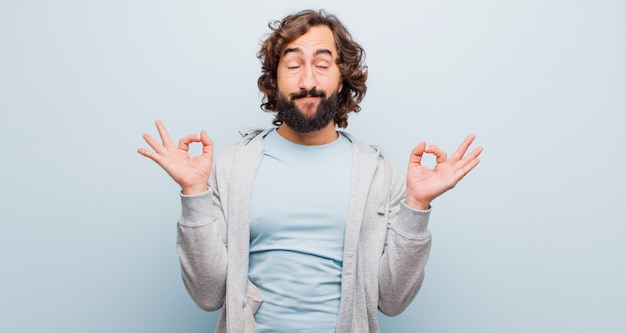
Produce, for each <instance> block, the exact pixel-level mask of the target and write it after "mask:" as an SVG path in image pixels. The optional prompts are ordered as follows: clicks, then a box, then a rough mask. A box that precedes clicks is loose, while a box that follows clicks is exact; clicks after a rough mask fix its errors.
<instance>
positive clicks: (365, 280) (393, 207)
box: [178, 129, 431, 333]
mask: <svg viewBox="0 0 626 333" xmlns="http://www.w3.org/2000/svg"><path fill="white" fill-rule="evenodd" d="M271 130H273V129H268V130H265V131H261V130H251V131H246V132H242V135H243V140H242V141H241V142H239V143H238V144H237V145H234V146H233V147H231V148H229V149H227V150H226V151H225V152H223V153H221V154H220V155H219V156H218V157H217V158H216V159H215V162H214V165H213V170H212V172H211V178H210V180H209V191H207V192H205V193H201V194H197V195H193V196H185V195H181V201H182V216H181V217H180V219H179V220H178V253H179V257H180V262H181V267H182V276H183V281H184V283H185V286H186V288H187V291H188V292H189V294H190V295H191V297H192V298H193V300H194V301H195V302H196V303H197V304H198V306H199V307H200V308H202V309H204V310H207V311H215V310H217V309H220V308H222V313H221V315H220V318H219V320H218V324H217V328H216V330H215V331H216V332H219V333H221V332H229V333H234V332H237V333H239V332H245V333H248V332H256V329H255V324H254V313H255V312H256V309H257V308H258V306H259V304H260V303H261V302H262V295H261V293H260V292H259V290H258V289H257V288H256V287H255V286H254V285H253V284H252V283H251V282H250V281H249V280H248V256H249V253H248V250H249V244H250V226H249V212H250V198H251V194H252V187H253V185H254V179H255V175H256V172H257V168H258V167H259V165H260V163H261V159H262V157H263V142H264V141H263V138H264V137H265V135H266V134H267V133H268V132H269V131H271ZM340 133H341V135H344V136H346V137H347V138H348V139H349V140H350V141H352V147H353V148H352V150H353V156H352V160H353V163H352V165H353V166H352V181H351V190H350V198H349V212H348V217H347V221H346V230H345V239H344V253H343V272H342V277H341V303H340V306H339V314H338V317H337V326H336V332H338V333H344V332H356V333H364V332H379V328H378V317H377V311H378V310H380V311H381V312H383V313H384V314H386V315H390V316H394V315H397V314H399V313H401V312H402V311H403V310H404V309H405V308H406V307H407V306H408V305H409V303H410V302H411V301H412V300H413V298H414V297H415V295H416V294H417V292H418V291H419V289H420V287H421V284H422V281H423V279H424V266H425V265H426V261H427V260H428V255H429V252H430V243H431V234H430V232H429V231H428V229H427V225H428V218H429V215H430V210H428V211H419V210H414V209H412V208H410V207H408V206H407V205H406V204H405V203H404V198H405V196H406V185H405V180H404V177H403V175H402V173H401V172H399V171H398V170H396V169H395V168H393V167H392V166H391V163H390V161H389V159H388V158H387V157H385V156H384V154H383V152H382V151H381V150H380V149H379V148H377V147H374V146H368V145H365V144H363V143H361V142H359V141H357V140H356V139H355V138H354V137H352V136H351V135H349V134H347V133H345V132H340Z"/></svg>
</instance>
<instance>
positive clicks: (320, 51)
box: [283, 47, 333, 57]
mask: <svg viewBox="0 0 626 333" xmlns="http://www.w3.org/2000/svg"><path fill="white" fill-rule="evenodd" d="M292 52H294V53H302V49H301V48H299V47H290V48H287V49H285V51H284V52H283V57H284V56H285V55H286V54H287V53H292ZM320 54H328V55H329V56H331V57H332V55H333V53H332V52H331V51H330V50H329V49H317V50H316V51H315V53H313V55H315V56H316V55H320Z"/></svg>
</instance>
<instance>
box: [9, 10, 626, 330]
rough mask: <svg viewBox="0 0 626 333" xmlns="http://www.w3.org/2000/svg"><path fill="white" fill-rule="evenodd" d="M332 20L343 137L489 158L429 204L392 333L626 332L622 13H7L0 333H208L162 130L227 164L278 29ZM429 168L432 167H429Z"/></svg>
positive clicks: (399, 150)
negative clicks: (185, 253) (204, 140)
mask: <svg viewBox="0 0 626 333" xmlns="http://www.w3.org/2000/svg"><path fill="white" fill-rule="evenodd" d="M311 6H312V7H313V8H328V9H329V10H330V11H331V12H334V13H336V14H338V15H339V17H340V18H341V19H342V20H343V21H344V23H345V24H346V25H347V26H348V27H349V29H350V30H351V31H352V32H353V34H354V36H355V38H356V39H357V40H358V41H359V42H361V43H362V44H363V45H364V46H365V48H366V52H367V63H368V65H369V67H370V78H369V81H368V83H369V84H368V85H369V91H368V94H367V97H366V99H365V101H364V102H363V104H362V107H363V111H362V112H361V113H360V114H358V115H355V116H352V117H351V118H350V127H349V129H350V131H351V132H352V133H353V134H355V135H357V136H358V137H360V138H361V139H362V140H363V141H366V142H369V143H377V144H380V145H381V146H383V147H385V148H386V149H387V150H388V151H389V153H390V155H391V156H392V157H393V158H394V160H395V163H396V164H397V165H399V166H401V167H402V168H405V165H406V163H407V160H408V155H409V152H410V150H411V148H412V147H413V146H414V145H415V144H417V142H418V141H419V140H426V141H427V142H428V143H436V144H438V145H440V146H442V147H443V148H444V149H446V150H447V151H450V152H451V151H452V150H453V149H454V148H455V147H456V146H457V144H458V143H459V142H460V141H461V140H462V138H463V137H464V136H465V135H466V134H467V133H470V132H474V133H476V134H477V135H478V139H477V144H480V145H482V146H484V147H485V152H484V153H483V156H482V163H481V164H480V165H479V167H478V169H476V170H475V171H474V172H472V174H470V175H469V176H468V177H467V178H466V179H465V180H464V181H463V182H462V183H461V184H459V186H457V188H455V189H454V190H453V191H451V192H449V193H447V194H445V195H444V196H443V197H441V198H439V199H438V200H437V201H436V202H435V203H434V208H435V209H434V211H433V214H432V218H431V224H430V227H431V230H432V232H433V234H434V243H433V248H432V256H431V259H430V262H429V264H428V267H427V277H426V280H425V283H424V286H423V289H422V291H421V293H420V294H419V295H418V297H417V298H416V300H415V301H414V302H413V303H412V305H411V306H410V307H409V308H408V309H407V310H406V311H405V312H404V313H403V314H401V315H400V316H398V317H395V318H386V317H384V316H381V320H382V329H383V332H624V331H626V320H625V319H624V313H625V311H626V300H625V299H626V288H625V287H624V283H625V282H624V281H626V270H625V269H624V268H625V267H624V266H625V264H624V262H625V260H624V257H625V254H626V245H625V240H626V226H625V223H624V222H625V219H624V217H623V210H624V199H625V198H626V190H625V188H626V177H625V176H624V172H625V170H626V157H625V148H624V144H625V143H626V131H625V130H624V126H625V125H626V116H625V113H626V60H625V59H626V2H624V1H610V0H596V1H590V0H589V1H586V0H581V1H576V0H574V1H551V0H548V1H533V0H530V1H495V0H482V1H480V0H479V1H451V0H445V1H399V0H388V1H363V0H361V1H356V0H355V1H342V2H338V1H335V2H333V1H286V0H285V1H272V2H269V1H231V2H226V1H148V0H144V1H127V0H125V1H120V0H116V1H79V0H76V1H70V0H60V1H36V0H20V1H17V0H15V1H7V0H4V1H1V2H0V111H1V118H0V145H1V146H0V156H1V160H2V162H1V164H0V165H1V169H0V170H1V172H0V191H1V192H0V195H1V201H0V202H1V208H0V223H1V224H0V256H1V258H0V265H1V267H2V268H1V275H0V316H1V319H0V331H1V332H209V331H212V330H213V325H214V321H215V318H216V314H209V313H206V312H203V311H201V310H199V309H198V308H197V307H196V306H195V305H194V304H193V302H192V301H191V300H190V298H189V297H188V296H187V294H186V291H185V289H184V286H183V284H182V281H181V279H180V268H179V265H178V259H177V255H176V250H175V234H176V232H175V231H176V230H175V222H176V219H177V217H178V215H179V214H180V204H179V198H178V188H177V186H176V185H175V184H174V183H173V181H171V180H170V179H169V178H168V177H167V176H166V174H165V173H164V172H163V171H162V170H161V169H159V168H158V167H157V166H156V165H154V164H153V163H152V162H151V161H149V160H147V159H145V158H143V157H141V156H140V155H138V154H137V153H136V149H137V148H138V147H140V146H145V144H144V143H143V140H142V138H141V135H142V134H143V133H144V132H149V133H152V134H155V133H156V131H155V129H154V126H153V121H154V120H155V119H163V120H164V122H165V124H166V125H167V126H168V127H169V129H170V133H171V134H172V135H173V136H174V137H181V136H183V135H186V134H188V133H189V132H199V131H200V130H201V129H206V130H207V131H208V132H209V134H210V135H211V136H212V138H213V139H214V140H215V142H216V145H217V150H218V151H220V150H222V149H223V148H224V147H226V146H227V145H229V144H231V143H233V142H235V141H236V140H237V139H238V135H237V133H236V132H237V129H239V128H240V127H246V126H261V127H266V126H269V125H270V121H271V119H272V117H271V116H270V115H268V114H264V113H263V112H261V111H260V110H259V106H258V105H259V103H260V95H259V93H258V90H257V87H256V79H257V77H258V74H259V63H258V60H257V59H256V57H255V54H256V52H257V50H258V47H259V43H260V40H261V37H262V36H263V34H265V33H266V32H267V31H268V29H267V26H266V24H267V22H268V21H269V20H270V19H277V18H281V17H283V16H284V15H285V14H288V13H291V12H293V11H294V10H299V9H302V8H307V7H311ZM428 162H429V163H431V164H432V160H429V161H428Z"/></svg>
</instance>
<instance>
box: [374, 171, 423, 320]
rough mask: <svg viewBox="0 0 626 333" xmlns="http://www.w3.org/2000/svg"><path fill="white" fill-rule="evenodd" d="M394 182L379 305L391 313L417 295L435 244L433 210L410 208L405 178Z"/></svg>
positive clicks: (380, 277)
mask: <svg viewBox="0 0 626 333" xmlns="http://www.w3.org/2000/svg"><path fill="white" fill-rule="evenodd" d="M393 183H394V184H395V186H394V188H393V190H392V193H391V194H390V195H391V197H390V204H389V213H388V214H389V222H388V227H387V236H386V237H387V238H386V240H385V248H384V252H383V255H382V257H381V260H380V265H379V270H378V273H379V274H378V286H379V292H378V294H379V299H378V308H379V309H380V311H381V312H382V313H384V314H386V315H388V316H395V315H398V314H400V313H401V312H402V311H404V309H406V307H407V306H409V304H410V303H411V301H412V300H413V299H414V298H415V295H417V292H418V291H419V289H420V287H421V285H422V281H423V280H424V268H425V266H426V262H427V261H428V256H429V254H430V245H431V234H430V231H428V228H427V227H428V219H429V216H430V209H429V210H425V211H421V210H416V209H413V208H411V207H409V206H408V205H407V204H406V203H405V202H404V198H405V193H406V188H405V186H404V183H403V180H402V179H401V177H399V176H397V177H396V179H394V182H393Z"/></svg>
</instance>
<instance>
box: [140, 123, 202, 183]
mask: <svg viewBox="0 0 626 333" xmlns="http://www.w3.org/2000/svg"><path fill="white" fill-rule="evenodd" d="M156 127H157V130H158V131H159V135H160V136H161V141H162V144H161V143H159V142H158V141H157V140H155V139H154V138H153V137H152V136H150V135H149V134H144V135H143V138H144V140H146V142H147V143H148V144H149V145H150V147H152V149H154V151H151V150H149V149H146V148H139V149H138V150H137V152H138V153H139V154H141V155H143V156H146V157H148V158H149V159H151V160H153V161H154V162H156V163H157V164H158V165H160V166H161V167H162V168H163V169H164V170H165V171H166V172H167V173H168V174H169V175H170V177H172V179H174V181H175V182H176V183H178V185H180V187H181V189H182V192H183V194H185V195H192V194H198V193H202V192H205V191H206V190H207V188H208V182H209V176H210V175H211V166H212V164H213V141H211V139H210V138H209V136H208V135H207V134H206V132H205V131H202V132H201V133H200V136H198V135H196V134H189V135H187V136H185V137H183V138H182V139H180V141H178V146H176V144H175V143H174V141H172V138H171V137H170V135H169V134H168V133H167V129H165V125H163V122H161V121H160V120H157V121H156ZM194 142H200V143H202V154H201V155H199V156H194V157H190V156H189V145H190V144H192V143H194Z"/></svg>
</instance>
